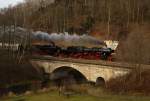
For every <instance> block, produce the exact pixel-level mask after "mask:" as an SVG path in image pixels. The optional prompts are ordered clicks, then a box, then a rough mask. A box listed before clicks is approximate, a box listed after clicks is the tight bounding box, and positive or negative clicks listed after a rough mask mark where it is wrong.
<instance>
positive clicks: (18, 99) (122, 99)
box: [0, 91, 150, 101]
mask: <svg viewBox="0 0 150 101" xmlns="http://www.w3.org/2000/svg"><path fill="white" fill-rule="evenodd" d="M0 101H150V96H147V97H146V96H123V95H101V96H99V97H95V96H90V95H84V94H81V95H79V94H76V95H73V96H70V97H69V98H67V97H66V96H63V95H59V93H58V92H55V91H53V92H48V93H39V94H33V95H28V96H27V95H26V96H23V95H22V96H15V97H10V98H5V99H2V100H0Z"/></svg>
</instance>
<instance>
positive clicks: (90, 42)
mask: <svg viewBox="0 0 150 101" xmlns="http://www.w3.org/2000/svg"><path fill="white" fill-rule="evenodd" d="M33 36H34V39H37V40H45V41H49V40H50V41H53V42H55V43H56V44H57V45H61V46H87V47H102V46H104V45H105V43H104V42H103V41H101V40H98V39H96V38H94V37H92V36H89V35H86V34H83V35H77V34H73V35H70V34H69V33H67V32H65V33H51V34H48V33H45V32H41V31H37V32H33Z"/></svg>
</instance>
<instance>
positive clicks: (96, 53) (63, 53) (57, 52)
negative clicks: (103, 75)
mask: <svg viewBox="0 0 150 101" xmlns="http://www.w3.org/2000/svg"><path fill="white" fill-rule="evenodd" d="M32 49H33V51H32V53H33V54H38V55H50V56H54V57H63V58H76V59H89V60H100V59H101V60H112V53H113V52H114V50H112V49H111V48H98V47H93V48H87V47H84V46H69V47H67V48H64V47H59V46H56V45H33V48H32Z"/></svg>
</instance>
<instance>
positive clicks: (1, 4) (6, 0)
mask: <svg viewBox="0 0 150 101" xmlns="http://www.w3.org/2000/svg"><path fill="white" fill-rule="evenodd" d="M23 1H24V0H0V8H5V7H8V6H9V5H12V6H14V5H16V4H17V3H19V2H23Z"/></svg>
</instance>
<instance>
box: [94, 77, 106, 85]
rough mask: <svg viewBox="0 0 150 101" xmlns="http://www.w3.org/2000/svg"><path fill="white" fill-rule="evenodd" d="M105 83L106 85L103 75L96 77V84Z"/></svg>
mask: <svg viewBox="0 0 150 101" xmlns="http://www.w3.org/2000/svg"><path fill="white" fill-rule="evenodd" d="M105 85H106V82H105V79H104V78H103V77H97V79H96V86H99V87H105Z"/></svg>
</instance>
